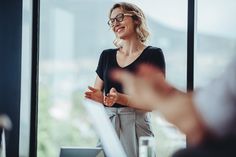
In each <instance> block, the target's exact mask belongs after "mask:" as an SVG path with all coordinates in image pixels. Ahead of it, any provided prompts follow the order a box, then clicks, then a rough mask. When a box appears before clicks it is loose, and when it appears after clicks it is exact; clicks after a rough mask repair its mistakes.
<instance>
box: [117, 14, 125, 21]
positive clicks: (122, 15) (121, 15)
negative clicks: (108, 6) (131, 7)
mask: <svg viewBox="0 0 236 157" xmlns="http://www.w3.org/2000/svg"><path fill="white" fill-rule="evenodd" d="M116 20H117V21H118V22H122V21H123V20H124V14H118V15H117V16H116Z"/></svg>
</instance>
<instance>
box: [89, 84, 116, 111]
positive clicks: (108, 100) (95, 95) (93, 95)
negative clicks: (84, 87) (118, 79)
mask: <svg viewBox="0 0 236 157" xmlns="http://www.w3.org/2000/svg"><path fill="white" fill-rule="evenodd" d="M88 90H89V91H86V92H85V97H86V98H88V99H91V100H93V101H96V102H99V103H102V104H104V105H105V106H109V107H111V106H113V105H114V104H115V103H116V102H117V100H118V92H117V90H116V89H115V88H111V89H110V91H109V93H108V94H106V95H104V94H103V92H102V91H101V90H99V89H96V88H93V87H91V86H88Z"/></svg>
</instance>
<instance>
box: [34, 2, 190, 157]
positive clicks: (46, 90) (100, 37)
mask: <svg viewBox="0 0 236 157" xmlns="http://www.w3.org/2000/svg"><path fill="white" fill-rule="evenodd" d="M40 2H41V4H40V9H41V10H40V22H41V23H40V61H39V117H38V119H39V122H38V156H39V157H43V156H50V157H54V156H58V154H59V150H60V147H61V146H95V145H96V142H97V136H96V133H95V132H94V131H93V128H92V126H91V122H89V117H88V116H87V115H86V112H85V111H84V108H83V107H82V105H81V104H80V100H81V99H82V97H83V93H84V91H85V90H86V88H87V86H88V85H93V83H94V80H95V76H96V74H95V69H96V66H97V62H98V59H99V56H100V53H101V52H102V50H104V49H107V48H113V47H114V46H113V43H112V42H113V39H114V35H113V33H112V32H111V30H110V29H109V27H108V26H107V20H108V17H107V15H108V12H109V9H110V7H111V6H112V5H113V4H114V1H107V0H100V1H87V0H77V1H72V0H61V1H53V0H41V1H40ZM130 2H132V1H130ZM133 2H134V3H135V4H137V5H138V6H140V7H141V8H142V9H143V11H144V13H145V14H146V16H147V20H148V26H149V28H150V32H151V38H150V42H149V44H148V45H153V46H157V47H160V48H162V50H163V52H164V55H165V58H166V63H167V79H168V80H169V81H170V82H171V83H172V84H174V85H176V86H178V87H179V88H181V89H183V90H185V88H186V47H187V46H186V19H187V18H186V16H187V15H186V14H187V0H180V1H178V3H177V2H174V1H170V0H168V1H167V0H147V1H142V0H136V1H133ZM166 8H168V9H166ZM153 119H154V120H153V122H154V123H153V126H154V130H155V132H154V133H155V134H156V138H157V144H158V146H157V148H158V155H159V156H162V157H167V156H169V155H170V154H172V153H173V152H174V151H175V150H176V149H178V148H180V147H185V137H184V136H183V135H182V134H180V133H179V131H178V130H177V129H175V128H174V126H172V125H171V124H168V123H166V122H165V121H164V120H163V119H161V118H157V117H155V116H153Z"/></svg>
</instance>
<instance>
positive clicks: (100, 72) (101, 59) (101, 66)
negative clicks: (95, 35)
mask: <svg viewBox="0 0 236 157" xmlns="http://www.w3.org/2000/svg"><path fill="white" fill-rule="evenodd" d="M104 62H105V57H104V51H103V52H102V53H101V55H100V57H99V61H98V65H97V69H96V73H97V75H98V76H99V77H100V79H102V80H103V79H104V78H103V71H104Z"/></svg>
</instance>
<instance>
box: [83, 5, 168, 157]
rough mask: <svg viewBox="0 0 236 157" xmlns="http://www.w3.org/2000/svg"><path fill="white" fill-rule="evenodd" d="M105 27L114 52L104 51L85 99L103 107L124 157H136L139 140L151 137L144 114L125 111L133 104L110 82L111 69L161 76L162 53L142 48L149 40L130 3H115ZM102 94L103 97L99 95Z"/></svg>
mask: <svg viewBox="0 0 236 157" xmlns="http://www.w3.org/2000/svg"><path fill="white" fill-rule="evenodd" d="M108 25H109V26H110V27H111V29H112V31H113V32H114V34H115V36H116V40H115V41H114V44H115V45H116V47H117V48H116V49H107V50H104V51H103V52H102V54H101V56H100V59H99V63H98V67H97V70H96V73H97V77H96V80H95V84H94V87H88V89H89V90H88V91H87V92H85V97H86V98H89V99H91V100H94V101H97V102H100V103H102V104H104V105H105V109H106V111H107V114H108V116H109V118H110V120H111V122H112V124H113V126H114V128H115V130H116V132H117V135H118V137H119V139H120V141H121V143H122V145H123V147H124V149H125V151H126V154H127V156H129V157H137V156H138V139H139V137H140V136H154V135H153V133H152V131H151V128H150V116H149V113H148V112H147V111H141V110H136V109H134V108H129V107H127V105H128V104H130V103H134V102H131V101H129V97H130V95H128V93H123V90H122V86H121V84H119V83H117V82H115V81H114V80H112V79H111V77H110V73H111V71H112V70H113V69H120V70H127V71H129V72H135V70H136V67H137V66H138V65H140V64H142V63H148V64H152V65H154V66H156V67H158V68H160V69H161V70H162V72H163V76H164V75H165V61H164V56H163V53H162V50H161V49H160V48H157V47H152V46H146V45H145V41H146V39H147V37H148V36H149V33H148V31H147V27H146V21H145V16H144V14H143V12H142V10H141V9H140V8H138V7H137V6H136V5H134V4H130V3H124V2H122V3H116V4H114V5H113V7H112V8H111V10H110V13H109V21H108ZM103 93H104V94H103Z"/></svg>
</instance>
